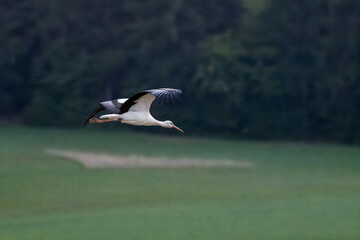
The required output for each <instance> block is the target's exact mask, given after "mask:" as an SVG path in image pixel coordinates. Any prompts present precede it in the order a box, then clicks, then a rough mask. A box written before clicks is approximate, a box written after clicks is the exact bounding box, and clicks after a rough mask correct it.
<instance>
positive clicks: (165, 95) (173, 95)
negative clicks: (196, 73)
mask: <svg viewBox="0 0 360 240" xmlns="http://www.w3.org/2000/svg"><path fill="white" fill-rule="evenodd" d="M145 92H148V93H150V94H152V95H154V96H155V97H156V100H157V101H159V102H160V103H162V104H164V105H169V106H172V105H174V104H175V103H176V102H178V101H179V100H180V95H181V93H182V91H181V90H180V89H174V88H159V89H152V90H146V91H145Z"/></svg>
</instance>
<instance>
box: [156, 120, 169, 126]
mask: <svg viewBox="0 0 360 240" xmlns="http://www.w3.org/2000/svg"><path fill="white" fill-rule="evenodd" d="M156 124H157V125H158V126H160V127H166V126H167V125H166V123H165V121H158V120H156Z"/></svg>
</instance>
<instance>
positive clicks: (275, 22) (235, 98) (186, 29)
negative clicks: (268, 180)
mask: <svg viewBox="0 0 360 240" xmlns="http://www.w3.org/2000/svg"><path fill="white" fill-rule="evenodd" d="M359 69H360V1H359V0H316V1H314V0H293V1H288V0H256V1H254V0H222V1H218V0H176V1H175V0H171V1H170V0H122V1H118V0H76V1H70V0H2V1H1V2H0V110H1V120H0V122H1V124H9V123H16V124H24V125H33V126H71V127H74V128H75V127H79V125H80V123H81V121H82V120H83V118H84V117H85V116H86V114H87V113H88V112H90V111H91V110H92V109H93V108H94V107H95V106H96V105H97V104H98V102H99V101H103V100H108V99H114V98H119V97H126V96H131V95H132V94H134V93H136V92H138V91H141V90H143V89H149V88H157V87H174V88H180V89H182V90H183V92H184V96H183V101H182V103H181V104H180V105H179V106H178V108H177V110H176V111H171V112H174V113H172V114H175V115H174V116H176V117H175V118H173V119H172V120H174V122H175V123H176V124H178V125H179V126H180V127H181V128H183V129H184V130H185V131H186V130H188V131H187V132H188V133H193V134H202V133H205V132H206V133H210V134H214V135H229V134H230V135H232V136H236V137H242V138H258V139H302V140H308V139H310V140H318V139H321V140H326V141H338V142H347V143H359V142H360V70H359ZM159 111H160V113H159V115H157V116H164V117H165V116H168V112H169V110H168V109H165V110H161V109H159ZM161 111H164V113H166V114H164V115H162V113H161ZM159 118H160V117H159ZM160 119H161V118H160ZM162 119H163V120H164V118H162Z"/></svg>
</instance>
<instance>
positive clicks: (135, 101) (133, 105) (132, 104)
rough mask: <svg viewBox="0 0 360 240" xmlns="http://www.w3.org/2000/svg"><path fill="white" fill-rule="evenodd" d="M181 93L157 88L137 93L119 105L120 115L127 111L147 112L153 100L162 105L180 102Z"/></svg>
mask: <svg viewBox="0 0 360 240" xmlns="http://www.w3.org/2000/svg"><path fill="white" fill-rule="evenodd" d="M181 93H182V91H181V90H179V89H173V88H159V89H151V90H145V91H142V92H139V93H137V94H135V95H134V96H132V97H130V98H129V99H128V100H127V101H126V102H124V104H122V105H121V107H120V114H123V113H126V112H128V111H134V112H148V111H149V109H150V106H151V104H152V102H153V101H154V100H155V99H158V100H159V101H160V102H161V103H163V104H167V105H173V104H174V103H175V102H177V101H178V100H180V94H181Z"/></svg>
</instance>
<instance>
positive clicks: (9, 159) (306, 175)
mask: <svg viewBox="0 0 360 240" xmlns="http://www.w3.org/2000/svg"><path fill="white" fill-rule="evenodd" d="M48 148H56V149H63V150H80V151H89V152H101V153H109V154H119V155H132V154H136V155H141V156H151V157H170V158H171V157H174V158H177V157H189V158H202V159H212V160H219V161H221V160H228V159H230V160H239V161H241V160H246V161H250V162H251V163H253V164H254V165H255V167H254V168H253V169H229V168H217V169H210V168H195V169H107V170H105V169H103V170H88V169H85V168H83V167H82V166H81V165H80V164H79V163H76V162H72V161H69V160H66V159H62V158H60V157H54V156H49V155H46V154H44V151H45V149H48ZM0 239H1V240H10V239H34V240H39V239H46V240H48V239H50V240H51V239H59V240H64V239H87V240H92V239H94V240H97V239H111V240H113V239H131V240H137V239H149V240H150V239H151V240H154V239H155V240H173V239H178V240H184V239H191V240H197V239H199V240H212V239H214V240H215V239H216V240H218V239H222V240H223V239H224V240H227V239H234V240H235V239H246V240H251V239H259V240H260V239H261V240H264V239H284V240H285V239H286V240H288V239H299V240H300V239H314V240H315V239H316V240H319V239H320V240H321V239H324V240H329V239H354V240H355V239H356V240H359V239H360V148H358V147H349V146H340V145H330V144H328V145H327V144H304V143H286V142H251V141H230V140H215V139H201V138H189V137H187V135H186V134H185V135H174V136H161V135H149V134H141V133H126V132H125V133H124V132H118V131H117V130H116V131H113V132H106V131H105V132H102V131H91V129H89V130H87V131H79V130H59V129H29V128H0Z"/></svg>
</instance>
